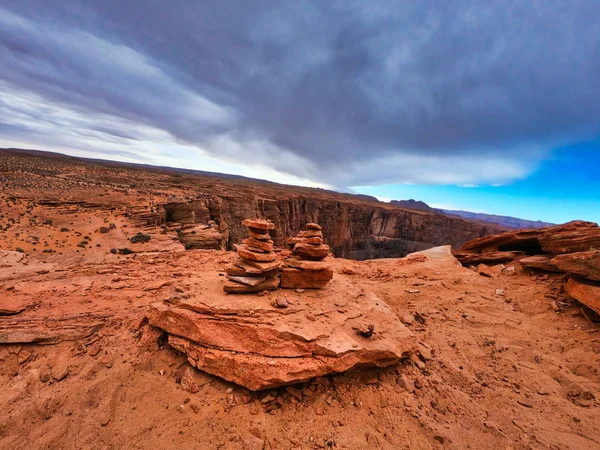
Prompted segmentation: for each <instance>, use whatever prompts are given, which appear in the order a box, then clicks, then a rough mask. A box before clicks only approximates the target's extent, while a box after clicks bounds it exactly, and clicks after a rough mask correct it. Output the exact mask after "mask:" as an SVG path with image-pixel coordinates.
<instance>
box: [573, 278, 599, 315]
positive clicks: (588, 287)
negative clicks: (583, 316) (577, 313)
mask: <svg viewBox="0 0 600 450" xmlns="http://www.w3.org/2000/svg"><path fill="white" fill-rule="evenodd" d="M565 291H566V293H567V294H569V295H570V296H571V297H573V298H574V299H575V300H577V301H579V302H581V303H583V304H584V305H586V306H587V307H588V308H590V309H593V310H594V311H595V312H596V313H597V314H600V283H594V282H593V281H587V280H583V279H579V278H570V279H569V280H568V281H567V282H566V284H565Z"/></svg>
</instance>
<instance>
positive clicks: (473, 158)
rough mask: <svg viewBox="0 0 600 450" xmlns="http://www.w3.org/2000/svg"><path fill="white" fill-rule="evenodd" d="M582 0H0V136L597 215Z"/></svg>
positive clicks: (599, 78) (386, 191)
mask: <svg viewBox="0 0 600 450" xmlns="http://www.w3.org/2000/svg"><path fill="white" fill-rule="evenodd" d="M598 17H600V2H595V1H589V0H569V1H558V0H522V1H514V0H503V1H497V2H496V1H484V0H477V1H476V0H464V1H459V0H455V1H444V2H440V1H439V0H431V1H418V2H417V1H414V2H412V1H368V2H367V1H362V0H361V1H358V0H356V1H355V0H343V1H336V0H328V1H322V0H314V1H301V0H293V1H285V0H254V1H252V2H250V1H247V0H227V1H223V0H219V1H217V0H214V1H213V0H203V1H197V2H193V1H189V0H186V1H184V0H171V1H170V2H165V1H162V0H144V1H142V0H77V1H74V0H61V1H60V2H56V1H54V2H49V1H47V0H27V1H23V0H0V61H1V64H0V146H2V147H26V148H38V149H44V150H53V151H61V152H64V153H69V154H73V155H81V156H93V157H100V158H107V159H116V160H123V161H134V162H142V163H148V164H159V165H170V166H177V167H188V168H197V169H201V170H211V171H218V172H227V173H236V174H241V175H246V176H252V177H257V178H265V179H270V180H273V181H279V182H284V183H293V184H302V185H310V186H324V187H330V188H335V189H339V190H353V191H356V192H363V193H369V194H372V195H377V196H378V197H380V198H382V199H392V198H411V197H412V198H418V199H421V200H425V201H427V202H429V203H431V204H434V205H436V206H447V207H450V208H460V209H468V210H478V211H485V212H491V213H501V214H511V215H517V216H522V217H525V218H530V219H542V220H547V221H555V222H562V221H566V220H571V219H576V218H582V219H588V220H594V221H600V144H599V143H598V142H599V139H598V138H599V132H600V20H598Z"/></svg>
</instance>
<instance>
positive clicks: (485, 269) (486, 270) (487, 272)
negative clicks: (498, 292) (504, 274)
mask: <svg viewBox="0 0 600 450" xmlns="http://www.w3.org/2000/svg"><path fill="white" fill-rule="evenodd" d="M477 273H478V274H479V275H481V276H482V277H487V278H494V272H492V269H491V268H490V267H489V266H486V265H485V264H479V265H478V266H477Z"/></svg>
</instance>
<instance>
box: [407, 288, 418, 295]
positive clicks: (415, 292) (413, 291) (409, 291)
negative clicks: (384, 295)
mask: <svg viewBox="0 0 600 450" xmlns="http://www.w3.org/2000/svg"><path fill="white" fill-rule="evenodd" d="M406 292H408V293H409V294H418V293H419V292H421V291H420V290H418V289H407V290H406Z"/></svg>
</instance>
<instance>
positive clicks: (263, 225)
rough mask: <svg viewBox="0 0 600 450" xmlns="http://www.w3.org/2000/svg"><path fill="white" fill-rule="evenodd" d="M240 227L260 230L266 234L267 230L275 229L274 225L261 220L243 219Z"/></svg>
mask: <svg viewBox="0 0 600 450" xmlns="http://www.w3.org/2000/svg"><path fill="white" fill-rule="evenodd" d="M242 225H245V226H247V227H248V228H253V229H254V230H262V231H263V232H268V231H269V230H274V229H275V225H273V224H272V223H271V222H269V221H267V220H262V219H244V220H242ZM254 230H253V231H254ZM254 232H256V231H254Z"/></svg>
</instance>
